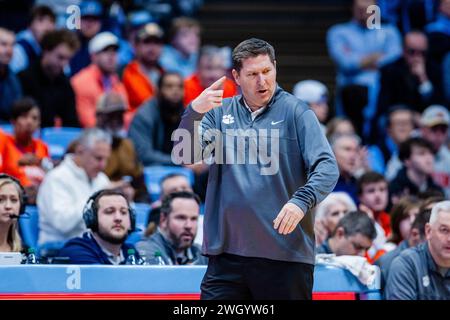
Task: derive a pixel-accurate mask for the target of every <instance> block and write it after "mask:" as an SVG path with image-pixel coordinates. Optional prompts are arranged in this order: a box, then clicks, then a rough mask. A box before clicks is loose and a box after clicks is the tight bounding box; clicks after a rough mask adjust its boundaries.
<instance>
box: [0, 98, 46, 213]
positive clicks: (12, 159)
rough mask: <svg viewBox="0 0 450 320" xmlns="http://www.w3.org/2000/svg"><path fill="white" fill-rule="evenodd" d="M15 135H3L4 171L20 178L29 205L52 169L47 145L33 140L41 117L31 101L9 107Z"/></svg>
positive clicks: (38, 140)
mask: <svg viewBox="0 0 450 320" xmlns="http://www.w3.org/2000/svg"><path fill="white" fill-rule="evenodd" d="M11 122H12V124H13V126H14V133H13V134H11V135H7V136H6V139H5V140H6V141H5V147H4V148H5V150H4V151H3V172H5V173H7V174H9V175H11V176H13V177H15V178H17V179H19V181H20V183H21V184H22V185H23V186H24V188H25V190H26V194H27V199H28V203H29V204H35V203H36V194H37V190H38V188H39V185H40V184H41V182H42V180H43V179H44V176H45V173H46V171H48V170H49V169H51V168H52V163H51V160H50V159H49V158H50V154H49V150H48V146H47V145H46V144H45V143H44V142H43V141H42V140H40V139H37V138H33V135H34V134H35V132H36V131H37V130H39V125H40V122H41V114H40V111H39V107H38V105H37V104H36V102H35V101H34V100H33V99H31V98H23V99H20V100H17V101H16V102H15V103H14V104H13V108H12V120H11Z"/></svg>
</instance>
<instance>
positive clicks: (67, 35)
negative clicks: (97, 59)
mask: <svg viewBox="0 0 450 320" xmlns="http://www.w3.org/2000/svg"><path fill="white" fill-rule="evenodd" d="M61 43H65V44H67V46H68V47H69V48H70V49H71V50H72V51H74V52H75V51H77V50H78V48H79V47H80V42H79V41H78V38H77V36H76V34H75V33H73V32H71V31H69V30H66V29H59V30H53V31H49V32H47V33H46V34H45V35H44V36H43V37H42V40H41V47H42V51H52V50H53V49H55V48H56V47H57V46H59V45H60V44H61Z"/></svg>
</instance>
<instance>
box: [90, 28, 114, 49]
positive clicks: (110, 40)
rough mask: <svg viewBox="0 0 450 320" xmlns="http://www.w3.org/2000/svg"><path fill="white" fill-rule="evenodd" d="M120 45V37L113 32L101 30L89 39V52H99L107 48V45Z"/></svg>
mask: <svg viewBox="0 0 450 320" xmlns="http://www.w3.org/2000/svg"><path fill="white" fill-rule="evenodd" d="M110 46H115V47H117V48H118V47H119V39H118V38H117V37H116V36H115V35H114V34H113V33H111V32H109V31H105V32H100V33H99V34H97V35H96V36H95V37H94V38H92V39H91V41H89V53H90V54H93V53H98V52H100V51H103V50H105V49H106V48H107V47H110Z"/></svg>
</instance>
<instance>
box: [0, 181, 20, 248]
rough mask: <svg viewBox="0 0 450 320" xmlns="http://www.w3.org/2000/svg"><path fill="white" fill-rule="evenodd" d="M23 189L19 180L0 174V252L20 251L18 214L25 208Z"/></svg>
mask: <svg viewBox="0 0 450 320" xmlns="http://www.w3.org/2000/svg"><path fill="white" fill-rule="evenodd" d="M24 196H25V195H24V190H23V188H22V186H21V185H20V182H19V181H18V180H17V179H15V178H13V177H10V176H8V175H7V174H0V252H20V251H21V250H22V240H21V238H20V235H19V223H18V218H19V215H20V214H22V213H23V211H24V210H25V205H26V203H25V200H24Z"/></svg>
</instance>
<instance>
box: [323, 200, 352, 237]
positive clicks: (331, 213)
mask: <svg viewBox="0 0 450 320" xmlns="http://www.w3.org/2000/svg"><path fill="white" fill-rule="evenodd" d="M348 211H349V209H348V208H347V206H346V205H345V204H344V203H341V202H336V203H335V204H333V205H330V206H329V207H328V210H327V212H326V213H325V226H326V227H327V230H328V232H329V233H330V234H331V233H332V232H333V231H334V229H336V226H337V224H338V223H339V220H341V219H342V217H343V216H345V215H346V214H347V213H348Z"/></svg>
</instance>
